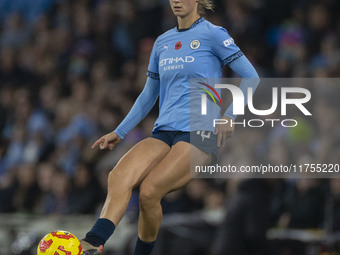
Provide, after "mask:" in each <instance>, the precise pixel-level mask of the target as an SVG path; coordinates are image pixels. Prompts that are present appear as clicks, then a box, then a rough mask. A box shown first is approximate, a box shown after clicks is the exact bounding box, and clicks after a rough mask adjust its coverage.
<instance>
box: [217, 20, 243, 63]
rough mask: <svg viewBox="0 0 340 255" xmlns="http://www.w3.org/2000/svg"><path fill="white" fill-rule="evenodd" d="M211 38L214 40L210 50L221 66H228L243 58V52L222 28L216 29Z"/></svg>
mask: <svg viewBox="0 0 340 255" xmlns="http://www.w3.org/2000/svg"><path fill="white" fill-rule="evenodd" d="M212 36H213V38H214V40H212V49H213V51H214V53H215V55H216V56H217V57H218V58H219V59H220V60H221V61H222V63H223V65H228V64H230V63H231V62H233V61H235V60H236V59H238V58H240V57H242V56H243V52H242V51H241V50H240V48H239V47H238V46H237V45H236V44H235V42H234V39H233V38H231V36H230V35H229V34H228V32H227V30H225V29H224V28H222V27H216V29H214V31H213V35H212Z"/></svg>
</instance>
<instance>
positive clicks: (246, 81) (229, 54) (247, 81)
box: [212, 27, 259, 147]
mask: <svg viewBox="0 0 340 255" xmlns="http://www.w3.org/2000/svg"><path fill="white" fill-rule="evenodd" d="M212 36H213V37H214V40H213V41H214V43H213V44H212V50H213V52H214V54H215V55H216V56H217V57H218V58H219V59H220V60H221V61H222V62H223V65H228V66H229V67H230V68H231V69H232V70H233V71H234V72H235V73H236V74H238V75H239V76H240V77H241V78H242V81H241V84H240V89H241V90H242V91H246V90H247V88H248V87H253V92H254V91H255V89H256V87H257V86H258V84H259V76H258V74H257V72H256V70H255V68H254V67H253V65H252V64H251V63H250V61H249V60H248V59H247V58H246V57H245V56H244V54H243V52H242V51H241V50H240V48H239V47H238V46H237V45H236V44H235V42H234V39H232V38H231V37H230V35H229V34H228V32H227V30H225V29H224V28H221V27H217V28H216V29H215V31H214V33H213V34H212ZM244 94H245V95H246V94H247V93H244ZM245 102H247V100H245ZM232 108H233V104H231V105H230V106H229V107H228V109H227V110H226V112H225V113H224V115H223V116H222V118H224V119H226V120H228V123H231V122H232V121H233V120H235V118H236V116H235V115H233V112H232ZM234 128H235V127H234V125H217V126H216V129H215V134H216V135H217V146H218V147H220V146H222V147H223V146H224V145H225V142H226V140H227V138H229V137H231V136H232V135H233V133H234Z"/></svg>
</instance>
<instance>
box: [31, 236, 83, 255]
mask: <svg viewBox="0 0 340 255" xmlns="http://www.w3.org/2000/svg"><path fill="white" fill-rule="evenodd" d="M81 254H83V249H82V248H81V245H80V242H79V240H78V238H77V237H75V235H73V234H71V233H70V232H67V231H63V230H57V231H54V232H51V233H49V234H47V235H46V236H44V238H43V239H41V241H40V242H39V245H38V250H37V255H81Z"/></svg>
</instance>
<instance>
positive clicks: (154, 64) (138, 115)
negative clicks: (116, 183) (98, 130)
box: [92, 40, 160, 150]
mask: <svg viewBox="0 0 340 255" xmlns="http://www.w3.org/2000/svg"><path fill="white" fill-rule="evenodd" d="M158 60H159V54H158V50H157V40H156V41H155V43H154V45H153V48H152V52H151V55H150V61H149V66H148V73H147V75H148V78H147V80H146V83H145V86H144V89H143V91H142V93H141V94H140V95H139V96H138V98H137V100H136V102H135V103H134V105H133V106H132V108H131V110H130V112H129V113H128V115H127V116H126V117H125V119H124V120H123V121H122V122H121V123H120V124H119V126H118V127H117V128H116V129H115V130H114V131H112V132H111V133H108V134H106V135H104V136H102V137H101V138H99V139H98V140H97V141H96V142H95V143H94V144H93V145H92V149H94V148H96V147H97V146H98V145H99V148H100V149H101V150H103V149H106V148H107V149H110V150H112V149H113V148H114V147H115V146H116V145H117V144H118V143H119V142H120V141H121V140H122V139H124V137H125V136H126V135H127V133H129V132H130V130H132V129H133V128H134V127H135V126H137V125H138V123H139V122H141V121H142V120H143V119H144V118H145V116H146V115H147V114H148V113H149V112H150V111H151V109H152V107H153V106H154V105H155V103H156V101H157V98H158V96H159V85H160V81H159V71H158Z"/></svg>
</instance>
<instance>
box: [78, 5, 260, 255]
mask: <svg viewBox="0 0 340 255" xmlns="http://www.w3.org/2000/svg"><path fill="white" fill-rule="evenodd" d="M170 6H171V8H172V11H173V13H174V14H175V16H176V17H177V21H178V25H177V27H176V28H173V29H171V30H169V31H167V32H166V33H164V34H162V35H161V36H159V37H158V38H157V40H156V42H155V44H154V46H153V50H152V53H151V56H150V62H149V66H148V72H147V76H148V78H147V81H146V84H145V87H144V89H143V91H142V93H141V94H140V95H139V97H138V98H137V100H136V102H135V104H134V105H133V107H132V109H131V110H130V112H129V114H128V115H127V116H126V118H125V119H124V120H123V122H122V123H121V124H120V125H119V126H118V127H117V128H116V130H114V131H113V132H111V133H108V134H106V135H104V136H103V137H101V138H99V139H98V140H97V141H96V142H95V143H94V144H93V146H92V148H95V147H97V146H99V148H100V149H101V150H103V149H107V148H108V149H110V150H112V149H113V148H114V147H115V146H116V145H117V144H118V143H119V142H120V141H121V140H122V139H123V138H124V136H125V135H126V134H127V133H128V132H129V131H130V130H131V129H133V128H134V127H135V126H136V125H137V124H138V123H139V122H140V121H141V120H142V119H143V118H144V117H145V116H146V115H147V114H148V112H149V111H150V110H151V108H152V107H153V105H154V104H155V102H156V100H157V98H158V97H159V117H158V119H157V120H156V122H155V127H154V130H153V135H152V137H149V138H146V139H144V140H143V141H141V142H139V143H138V144H136V145H135V146H134V147H133V148H132V149H131V150H130V151H128V152H127V153H126V154H125V155H124V156H123V157H122V159H121V160H120V161H119V162H118V164H117V165H116V166H115V167H114V169H113V170H112V171H111V173H110V174H109V177H108V193H107V198H106V201H105V204H104V206H103V209H102V212H101V215H100V218H99V219H98V220H97V222H96V223H95V225H94V226H93V228H92V229H91V230H90V231H89V232H88V233H87V234H86V237H85V238H84V239H83V240H82V247H83V250H84V254H100V253H101V250H102V247H103V245H104V244H105V242H106V241H107V240H108V238H109V237H110V236H111V235H112V233H113V232H114V229H115V226H117V224H118V223H119V222H120V220H121V218H122V217H123V215H124V213H125V210H126V208H127V205H128V202H129V200H130V196H131V191H132V189H133V188H135V187H136V186H139V203H140V213H139V221H138V240H137V243H136V247H135V252H134V254H135V255H149V254H150V253H151V250H152V248H153V246H154V243H155V240H156V237H157V233H158V230H159V226H160V223H161V220H162V208H161V204H160V201H161V199H162V197H163V196H164V195H165V194H167V193H169V192H170V191H173V190H176V189H179V188H181V187H183V186H184V185H185V184H187V183H188V182H189V181H190V179H191V178H190V154H191V155H194V156H195V158H196V157H197V158H198V159H199V160H198V161H197V162H196V163H197V164H201V165H203V164H204V162H206V161H207V160H209V158H210V157H211V155H212V154H214V153H215V147H216V146H210V147H209V146H207V147H205V148H200V149H199V148H197V147H196V146H193V145H191V144H190V116H189V114H190V112H189V111H190V106H189V99H190V95H189V94H190V78H196V77H206V78H220V77H221V76H222V68H223V66H224V65H228V66H229V67H230V68H231V69H232V70H233V71H234V72H236V73H237V74H239V75H240V76H241V77H242V78H258V75H257V73H256V71H255V69H254V68H253V66H252V65H251V64H250V62H249V61H248V60H247V58H246V57H245V56H244V55H243V53H242V52H241V51H240V49H239V48H238V47H237V46H236V45H235V43H234V41H233V39H232V38H231V37H230V36H229V34H228V33H227V31H226V30H225V29H223V28H221V27H218V26H215V25H213V24H211V23H210V22H208V21H207V20H205V19H204V18H203V17H202V15H203V12H204V11H205V9H212V0H170ZM226 112H228V111H226ZM223 117H224V118H226V119H229V120H230V119H231V118H235V116H232V115H229V116H223ZM232 133H233V127H230V126H229V125H221V126H218V127H217V128H216V130H215V142H217V146H218V147H219V146H223V145H224V143H225V140H226V139H227V138H228V137H230V136H231V135H232ZM215 145H216V143H215Z"/></svg>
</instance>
